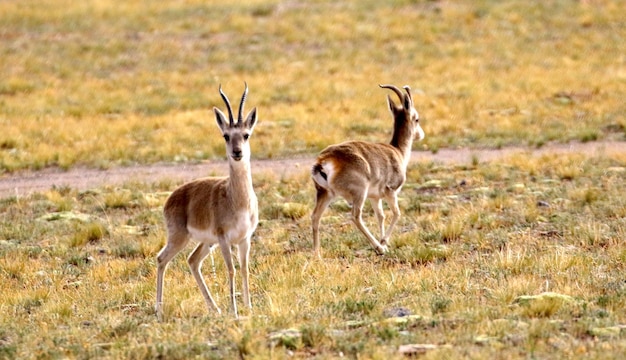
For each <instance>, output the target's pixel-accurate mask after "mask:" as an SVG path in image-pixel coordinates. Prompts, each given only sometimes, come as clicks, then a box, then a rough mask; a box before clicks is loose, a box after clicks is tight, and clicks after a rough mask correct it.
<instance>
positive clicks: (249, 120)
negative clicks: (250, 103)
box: [243, 107, 257, 131]
mask: <svg viewBox="0 0 626 360" xmlns="http://www.w3.org/2000/svg"><path fill="white" fill-rule="evenodd" d="M256 119H257V117H256V107H255V108H254V109H252V110H250V112H249V113H248V116H247V117H246V121H245V122H244V124H243V125H244V126H245V127H246V128H248V129H249V130H250V131H252V130H253V129H254V126H255V125H256Z"/></svg>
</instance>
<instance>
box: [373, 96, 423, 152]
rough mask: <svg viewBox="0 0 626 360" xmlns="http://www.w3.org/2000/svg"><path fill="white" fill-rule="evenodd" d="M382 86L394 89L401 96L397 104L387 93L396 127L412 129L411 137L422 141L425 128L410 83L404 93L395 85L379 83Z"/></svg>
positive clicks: (397, 128)
mask: <svg viewBox="0 0 626 360" xmlns="http://www.w3.org/2000/svg"><path fill="white" fill-rule="evenodd" d="M379 86H380V87H381V88H384V89H390V90H393V92H395V93H396V95H398V98H400V105H396V103H394V102H393V100H392V99H391V96H389V95H387V102H388V104H389V110H390V111H391V113H392V114H393V117H394V120H395V126H394V127H395V129H396V130H399V129H400V128H405V127H406V128H407V129H408V130H409V131H410V134H411V139H415V140H417V141H420V140H422V139H424V130H422V127H421V126H420V116H419V113H418V112H417V110H415V106H414V104H413V96H412V95H411V88H410V87H409V86H408V85H405V86H404V90H405V92H406V94H405V93H403V92H402V91H401V90H400V89H398V87H397V86H395V85H379Z"/></svg>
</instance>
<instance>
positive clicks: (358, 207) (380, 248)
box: [352, 194, 388, 254]
mask: <svg viewBox="0 0 626 360" xmlns="http://www.w3.org/2000/svg"><path fill="white" fill-rule="evenodd" d="M364 202H365V196H364V194H361V195H359V196H355V197H353V202H352V218H353V219H352V220H354V224H355V225H356V227H357V228H358V229H359V230H361V232H362V233H363V235H365V237H366V238H367V240H369V242H370V244H372V246H373V247H374V249H376V251H377V252H378V253H379V254H383V253H386V252H387V251H388V250H387V246H385V245H381V244H380V243H379V242H378V240H376V239H375V238H374V236H373V235H372V233H371V232H370V231H369V230H368V229H367V228H366V227H365V224H363V219H362V217H361V215H362V211H363V203H364Z"/></svg>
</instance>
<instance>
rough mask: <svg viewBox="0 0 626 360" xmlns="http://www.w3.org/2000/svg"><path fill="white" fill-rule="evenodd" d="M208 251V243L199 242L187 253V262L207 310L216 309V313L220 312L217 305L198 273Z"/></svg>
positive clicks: (209, 247)
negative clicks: (189, 253)
mask: <svg viewBox="0 0 626 360" xmlns="http://www.w3.org/2000/svg"><path fill="white" fill-rule="evenodd" d="M210 252H211V246H210V245H207V244H205V243H200V244H198V246H197V247H196V249H195V250H194V251H193V252H192V253H191V255H189V259H187V262H188V263H189V267H190V268H191V274H192V275H193V277H194V279H196V283H197V284H198V287H199V288H200V292H201V293H202V296H203V297H204V301H205V302H206V304H207V306H208V308H209V310H211V309H213V310H215V311H217V313H218V314H220V313H221V311H220V309H219V307H217V304H216V303H215V300H213V297H212V296H211V293H210V292H209V289H208V288H207V286H206V283H205V282H204V278H203V277H202V274H201V273H200V269H201V268H202V261H203V260H204V258H206V257H207V255H209V253H210Z"/></svg>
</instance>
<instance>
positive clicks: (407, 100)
mask: <svg viewBox="0 0 626 360" xmlns="http://www.w3.org/2000/svg"><path fill="white" fill-rule="evenodd" d="M402 100H403V102H404V105H403V106H404V108H405V109H407V110H408V109H410V108H412V107H413V101H411V98H410V97H409V96H408V95H405V96H404V99H402Z"/></svg>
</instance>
